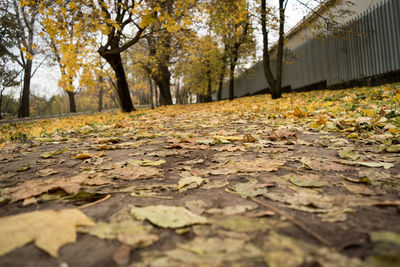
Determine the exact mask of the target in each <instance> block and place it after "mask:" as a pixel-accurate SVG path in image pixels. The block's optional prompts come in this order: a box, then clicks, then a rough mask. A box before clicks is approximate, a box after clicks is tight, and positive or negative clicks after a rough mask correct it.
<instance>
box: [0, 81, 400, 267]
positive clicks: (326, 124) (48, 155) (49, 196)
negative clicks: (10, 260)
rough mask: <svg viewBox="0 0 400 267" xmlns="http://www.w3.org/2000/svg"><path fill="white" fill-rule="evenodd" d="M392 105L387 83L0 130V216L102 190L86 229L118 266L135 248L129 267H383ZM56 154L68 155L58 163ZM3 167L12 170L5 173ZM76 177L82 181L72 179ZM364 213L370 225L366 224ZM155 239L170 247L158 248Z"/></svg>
mask: <svg viewBox="0 0 400 267" xmlns="http://www.w3.org/2000/svg"><path fill="white" fill-rule="evenodd" d="M399 104H400V85H399V84H392V85H384V86H380V87H365V88H356V89H350V90H337V91H329V90H325V91H312V92H298V93H291V94H284V95H283V98H282V99H278V100H275V101H272V100H271V99H270V97H269V96H262V95H260V96H253V97H246V98H242V99H237V100H234V101H221V102H218V103H209V104H198V105H184V106H179V105H178V106H171V107H160V108H157V109H155V110H148V111H147V110H146V112H145V113H143V112H141V111H136V112H132V113H131V114H124V113H118V112H112V113H107V114H106V115H105V114H103V113H99V114H92V115H86V116H77V117H71V118H68V119H53V120H46V121H38V122H35V123H30V122H28V123H24V124H16V125H7V126H4V127H3V126H0V127H1V128H0V147H1V149H2V155H1V156H0V158H1V162H2V164H3V166H5V169H4V171H3V170H2V172H3V173H5V174H7V173H11V174H12V176H9V175H4V176H3V175H2V176H1V177H2V178H1V182H2V185H1V188H0V190H1V191H0V202H1V204H2V206H0V212H3V213H4V214H9V213H7V210H9V209H14V208H19V207H20V205H21V204H22V203H21V202H17V201H18V200H24V202H23V203H24V204H29V203H36V205H35V206H34V205H30V206H27V207H24V209H27V210H32V209H33V208H36V207H37V208H40V207H41V205H42V204H41V203H42V202H41V201H42V200H44V201H47V204H46V205H50V207H53V206H54V207H55V208H57V209H59V208H60V207H61V206H63V205H65V202H59V201H57V200H62V199H64V197H66V196H67V197H74V196H76V197H78V198H79V197H80V194H81V195H85V194H88V196H89V195H91V196H90V197H89V198H85V201H88V199H96V198H94V197H96V196H97V198H98V196H99V195H100V196H101V195H102V194H112V195H113V196H116V197H118V201H116V200H115V201H114V202H113V200H111V201H110V203H109V202H108V201H105V202H102V203H101V204H97V206H96V207H93V208H91V207H90V208H88V211H90V213H88V214H95V216H94V217H95V218H98V228H96V227H97V226H94V227H91V228H86V230H87V231H86V232H85V233H89V230H88V229H92V231H93V233H94V232H96V231H98V232H97V233H96V234H94V236H98V237H99V238H100V237H101V236H102V235H103V236H107V235H108V236H109V237H110V238H111V237H112V238H111V239H115V240H117V241H118V242H117V241H115V243H113V245H112V246H113V248H115V252H114V254H113V256H112V257H113V260H114V261H115V262H116V263H118V262H119V263H121V264H128V263H130V257H129V256H130V254H131V250H132V249H136V250H138V253H139V254H140V256H141V257H142V258H141V261H142V262H140V263H138V264H139V265H140V266H143V265H145V264H147V263H148V265H149V266H157V265H158V266H166V265H170V266H178V265H180V264H182V265H185V264H186V265H188V264H209V265H217V266H218V265H229V264H232V265H235V264H236V265H238V266H249V265H252V263H254V265H257V264H260V263H265V264H268V265H269V266H282V264H284V263H282V259H284V260H286V261H285V263H288V261H289V259H290V263H291V264H293V265H295V266H297V265H301V264H310V263H315V264H318V265H321V266H359V265H360V263H361V264H367V265H368V264H369V265H371V266H384V265H385V264H388V263H390V259H391V258H390V257H391V255H392V256H393V255H398V254H396V252H398V251H399V250H397V248H396V246H394V245H393V244H397V243H396V242H395V241H393V240H395V238H392V239H393V240H392V239H390V238H391V236H396V235H398V234H399V233H400V229H399V228H398V226H396V225H400V223H399V221H398V215H397V216H396V214H397V213H396V209H395V208H393V207H398V206H399V204H398V201H397V198H398V192H399V190H400V185H399V184H400V183H399V177H400V169H399V167H400V166H399V164H398V162H400V157H399V155H398V152H399V149H398V148H399V143H400V142H399V140H400V116H399V115H400V113H399V112H398V110H399V109H400V107H399ZM44 129H45V132H46V136H42V133H43V132H44V131H43V130H44ZM16 137H18V138H16ZM19 137H21V138H19ZM22 137H23V138H22ZM18 140H19V141H18ZM24 140H27V141H28V142H26V141H24ZM172 140H173V141H172ZM171 144H172V145H171ZM47 146H48V147H47ZM65 148H68V151H69V153H62V152H61V153H59V154H58V155H57V153H58V152H60V151H62V150H63V149H65ZM105 150H110V151H107V154H106V153H104V151H105ZM35 151H36V152H39V151H40V152H39V153H36V154H35V153H32V152H35ZM86 151H90V152H86ZM93 151H97V152H93ZM63 152H65V151H63ZM222 153H225V154H222ZM3 155H4V156H3ZM40 155H43V156H44V157H41V156H40ZM56 155H57V157H56ZM71 156H75V158H73V159H71ZM31 157H32V159H31ZM35 157H39V159H38V160H36V161H35V159H34V158H35ZM3 158H4V159H3ZM40 158H42V159H40ZM43 158H44V159H43ZM52 158H54V159H57V160H56V161H53V162H50V160H51V159H52ZM79 159H82V160H79ZM121 160H122V161H121ZM17 161H18V162H17ZM40 161H42V162H40ZM13 162H14V163H16V164H14V165H12V164H13ZM66 164H68V165H69V166H72V167H66ZM16 165H17V166H21V167H24V169H22V168H21V172H16V169H17V167H15V166H16ZM10 166H13V167H10ZM38 166H39V167H38ZM74 166H78V167H76V168H75V167H74ZM50 169H53V170H54V172H58V173H52V171H51V170H50ZM78 171H79V172H80V171H82V173H81V175H90V176H91V177H90V178H89V179H86V178H85V179H83V180H80V178H79V179H78V178H74V177H75V175H77V173H76V172H78ZM183 172H189V173H190V175H186V174H183V176H180V174H182V173H183ZM64 174H67V175H65V176H61V175H64ZM47 175H48V176H49V175H54V178H51V179H49V178H46V176H47ZM55 175H58V176H59V177H58V176H57V177H56V176H55ZM92 175H93V176H92ZM97 175H98V176H97ZM35 176H36V177H35ZM66 177H70V178H66ZM96 177H98V178H96ZM188 177H191V178H188ZM193 177H197V178H193ZM115 178H117V179H115ZM181 179H183V180H181ZM36 181H38V182H36ZM177 189H178V190H177ZM60 191H61V192H60ZM228 193H234V194H228ZM251 197H253V198H254V197H257V198H259V199H262V198H266V201H269V202H270V203H271V205H272V206H274V207H276V209H278V211H279V210H280V209H283V210H285V211H287V213H288V214H291V215H292V216H294V217H296V219H298V220H299V221H303V222H304V224H308V223H309V220H310V222H312V224H311V225H316V226H317V227H316V230H315V231H319V230H321V232H320V234H321V235H325V236H324V237H325V238H326V239H328V240H329V241H332V240H336V241H335V242H336V243H340V242H341V241H340V240H338V239H337V238H340V237H342V238H343V237H345V236H347V235H349V236H352V235H353V234H354V232H357V233H360V234H364V235H365V234H370V236H371V240H372V243H373V248H372V249H371V250H367V249H366V244H362V245H361V246H358V247H354V250H346V251H339V250H335V249H333V248H327V247H325V246H317V245H315V244H311V243H310V242H309V240H308V241H305V240H304V236H302V235H301V234H296V232H294V231H292V230H290V227H296V226H294V225H293V224H292V223H290V222H288V221H285V220H284V219H283V218H279V216H280V214H281V213H279V212H278V213H277V212H272V211H271V210H268V209H265V207H262V206H258V207H257V206H255V205H254V203H253V202H249V200H248V198H251ZM10 199H11V200H12V201H9V200H10ZM112 199H114V198H112ZM7 201H9V202H7ZM129 204H134V205H135V206H134V207H129V211H130V210H132V215H130V214H128V215H129V217H127V218H124V220H119V221H113V220H112V219H109V220H107V219H108V218H109V217H108V213H107V211H110V210H111V209H113V210H115V209H117V210H118V209H122V207H124V208H127V207H128V206H129ZM251 204H253V205H251ZM57 205H58V206H57ZM68 205H74V203H72V204H71V203H70V202H68ZM103 205H104V207H103ZM183 206H184V207H183ZM378 206H379V207H378ZM103 211H104V212H103ZM99 214H101V215H99ZM371 214H374V216H372V217H373V219H374V222H376V223H373V224H372V223H371V224H368V223H367V222H368V221H369V220H367V218H368V219H369V218H372V217H371ZM385 216H389V217H388V219H387V220H386V219H385ZM297 217H298V218H297ZM358 217H359V218H358ZM3 218H7V217H3ZM389 218H390V219H389ZM0 220H1V218H0ZM137 220H140V222H139V221H137ZM61 222H62V220H61ZM354 225H357V230H356V231H354ZM68 227H69V226H68ZM143 227H144V228H146V227H149V228H146V229H147V230H149V231H147V230H146V231H143V232H141V231H140V229H142V228H143ZM335 227H336V228H335ZM5 228H7V226H5ZM164 228H173V229H176V230H177V232H175V231H169V230H168V229H164ZM79 229H81V227H79ZM94 229H102V230H94ZM334 229H336V230H337V229H340V230H338V231H336V230H334ZM130 230H132V232H129V231H130ZM275 231H279V234H278V233H276V232H275ZM178 232H179V233H178ZM288 232H290V233H291V234H290V237H289V236H288V235H287V233H288ZM332 232H335V236H337V238H336V239H335V237H333V236H330V234H329V233H332ZM82 233H83V232H82ZM155 233H157V234H155ZM293 233H294V234H293ZM376 233H383V234H381V235H380V236H379V234H376ZM90 234H92V233H90ZM178 234H179V235H180V237H177V236H175V235H178ZM21 235H24V233H23V231H21ZM256 236H258V237H257V238H256ZM158 238H160V239H161V241H162V240H167V239H168V238H172V239H171V240H178V241H173V242H174V244H173V246H170V247H168V248H167V249H166V248H165V247H163V246H162V245H160V244H159V243H161V244H162V243H163V242H157V240H158ZM78 241H79V240H78ZM97 242H99V243H100V242H103V241H97ZM77 244H78V245H79V242H78V243H77ZM388 244H390V245H388ZM339 245H343V244H339ZM145 246H149V247H148V248H146V252H145V251H142V249H141V248H143V247H145ZM390 246H391V248H392V249H386V248H388V247H390ZM54 251H55V250H53V252H51V253H53V255H56V253H55V252H54ZM351 251H354V254H353V255H356V256H357V255H365V256H364V257H362V258H361V257H360V258H354V257H351V256H350V254H352V252H351ZM63 253H64V252H63V251H61V254H63ZM357 253H359V254H357ZM100 254H101V253H100ZM8 255H11V254H7V255H6V256H5V257H8ZM17 255H20V254H18V253H17ZM346 255H347V256H346ZM90 256H91V257H97V259H98V260H99V262H100V261H101V260H104V257H106V256H105V255H97V256H96V255H90ZM10 257H11V256H10ZM102 257H103V258H102ZM394 258H396V257H394ZM388 259H389V261H388ZM392 259H393V257H392ZM73 260H74V259H72V258H69V259H66V261H73ZM80 260H81V261H82V262H79V264H81V265H82V264H85V263H87V262H88V260H87V259H84V258H83V259H80ZM85 260H86V262H85ZM1 261H2V258H0V263H1ZM75 264H76V261H75ZM71 265H73V264H72V263H71Z"/></svg>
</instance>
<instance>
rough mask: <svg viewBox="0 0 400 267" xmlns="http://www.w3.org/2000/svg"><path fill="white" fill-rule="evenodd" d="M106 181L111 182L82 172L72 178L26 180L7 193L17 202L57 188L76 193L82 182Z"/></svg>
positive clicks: (9, 189)
mask: <svg viewBox="0 0 400 267" xmlns="http://www.w3.org/2000/svg"><path fill="white" fill-rule="evenodd" d="M105 183H109V182H107V181H106V180H100V178H95V180H91V179H90V178H89V175H83V174H80V175H76V176H73V177H71V178H55V179H47V180H31V181H26V182H24V183H22V184H20V185H17V186H15V187H12V188H8V189H7V190H6V192H5V193H6V194H9V195H10V196H11V202H16V201H19V200H22V199H27V198H31V197H35V196H39V195H41V194H43V193H46V192H49V191H51V190H56V189H62V190H64V191H65V192H67V193H68V194H76V193H78V192H79V189H80V188H81V185H82V184H87V185H102V184H105Z"/></svg>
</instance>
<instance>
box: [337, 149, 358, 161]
mask: <svg viewBox="0 0 400 267" xmlns="http://www.w3.org/2000/svg"><path fill="white" fill-rule="evenodd" d="M338 155H339V157H340V158H342V159H349V160H357V159H359V158H360V157H361V156H360V154H358V153H357V152H356V151H354V150H353V149H352V148H350V147H345V148H342V149H341V150H339V151H338Z"/></svg>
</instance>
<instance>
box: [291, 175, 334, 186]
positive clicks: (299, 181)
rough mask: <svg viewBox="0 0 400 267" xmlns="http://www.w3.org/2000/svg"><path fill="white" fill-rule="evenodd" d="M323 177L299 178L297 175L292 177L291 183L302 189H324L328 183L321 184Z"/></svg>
mask: <svg viewBox="0 0 400 267" xmlns="http://www.w3.org/2000/svg"><path fill="white" fill-rule="evenodd" d="M320 180H321V177H319V176H318V175H308V176H305V175H303V176H297V175H290V177H289V181H290V182H291V183H292V184H294V185H297V186H300V187H311V188H312V187H323V186H325V185H326V183H324V182H321V181H320Z"/></svg>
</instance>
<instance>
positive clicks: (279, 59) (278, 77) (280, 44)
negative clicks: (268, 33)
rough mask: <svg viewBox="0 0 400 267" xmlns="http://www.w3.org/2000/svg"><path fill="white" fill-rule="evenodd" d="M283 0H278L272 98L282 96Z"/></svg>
mask: <svg viewBox="0 0 400 267" xmlns="http://www.w3.org/2000/svg"><path fill="white" fill-rule="evenodd" d="M283 2H284V0H279V40H278V55H277V59H276V60H277V63H276V84H275V88H274V89H275V90H274V91H273V92H272V99H277V98H281V97H282V90H281V89H282V68H283V45H284V43H283V39H284V34H285V28H284V27H285V7H284V6H283Z"/></svg>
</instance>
